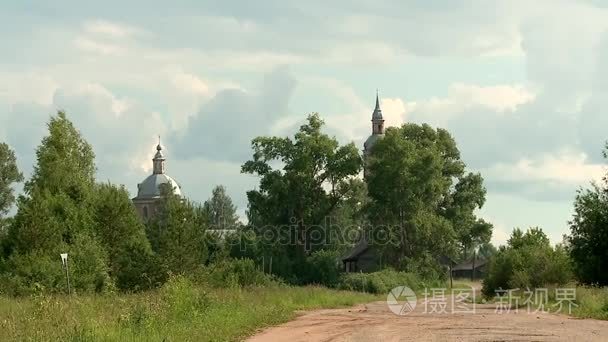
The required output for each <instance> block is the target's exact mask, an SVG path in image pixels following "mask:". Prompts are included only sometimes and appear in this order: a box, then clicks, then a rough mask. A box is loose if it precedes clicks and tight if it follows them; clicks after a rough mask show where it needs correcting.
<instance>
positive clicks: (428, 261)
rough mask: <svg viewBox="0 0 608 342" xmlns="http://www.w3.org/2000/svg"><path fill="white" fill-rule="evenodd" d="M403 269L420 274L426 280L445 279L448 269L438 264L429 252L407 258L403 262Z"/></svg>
mask: <svg viewBox="0 0 608 342" xmlns="http://www.w3.org/2000/svg"><path fill="white" fill-rule="evenodd" d="M405 271H406V272H408V273H413V274H417V275H419V276H421V277H422V278H423V279H427V280H441V281H444V280H446V279H447V276H448V271H447V269H446V268H445V267H443V266H442V265H440V264H439V262H437V260H436V259H435V258H433V257H432V256H431V255H430V254H429V253H423V254H422V255H420V256H419V257H417V258H409V259H407V261H406V263H405Z"/></svg>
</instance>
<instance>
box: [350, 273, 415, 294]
mask: <svg viewBox="0 0 608 342" xmlns="http://www.w3.org/2000/svg"><path fill="white" fill-rule="evenodd" d="M397 286H407V287H409V288H411V289H412V290H414V291H417V290H420V289H422V288H424V287H425V286H426V284H425V282H423V281H422V280H421V279H420V278H419V277H418V276H417V275H415V274H413V273H407V272H397V271H394V270H392V269H385V270H382V271H379V272H373V273H345V274H343V275H342V277H340V282H339V284H338V288H340V289H343V290H350V291H359V292H368V293H381V294H384V293H388V292H389V291H390V290H392V289H393V288H395V287H397Z"/></svg>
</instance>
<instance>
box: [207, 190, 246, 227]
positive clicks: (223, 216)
mask: <svg viewBox="0 0 608 342" xmlns="http://www.w3.org/2000/svg"><path fill="white" fill-rule="evenodd" d="M203 210H204V211H205V215H206V216H207V218H208V219H209V229H220V230H233V229H237V228H238V227H239V225H240V224H239V216H238V215H237V213H236V206H235V205H234V204H233V203H232V198H230V196H228V194H227V193H226V187H224V186H223V185H218V186H216V187H215V188H214V189H213V191H212V194H211V198H209V199H208V200H206V201H205V203H203Z"/></svg>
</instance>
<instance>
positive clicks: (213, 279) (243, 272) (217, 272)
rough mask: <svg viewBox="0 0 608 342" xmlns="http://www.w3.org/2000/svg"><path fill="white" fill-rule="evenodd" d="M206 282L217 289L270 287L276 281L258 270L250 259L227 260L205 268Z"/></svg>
mask: <svg viewBox="0 0 608 342" xmlns="http://www.w3.org/2000/svg"><path fill="white" fill-rule="evenodd" d="M205 275H206V279H204V280H205V281H206V282H208V283H209V284H210V285H212V286H217V287H242V286H252V285H260V286H263V285H272V284H276V283H277V281H276V280H275V279H274V278H273V277H272V276H270V275H267V274H265V273H263V272H262V271H260V270H258V269H257V268H256V266H255V263H254V262H253V260H251V259H227V260H222V261H220V262H218V263H215V264H211V265H210V266H209V267H208V268H207V272H206V274H205Z"/></svg>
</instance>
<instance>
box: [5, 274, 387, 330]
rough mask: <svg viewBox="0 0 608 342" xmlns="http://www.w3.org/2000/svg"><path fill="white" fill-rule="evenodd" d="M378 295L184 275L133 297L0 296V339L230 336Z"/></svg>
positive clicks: (367, 299) (369, 299)
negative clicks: (211, 283)
mask: <svg viewBox="0 0 608 342" xmlns="http://www.w3.org/2000/svg"><path fill="white" fill-rule="evenodd" d="M375 299H377V297H374V296H372V295H369V294H363V293H354V292H346V291H335V290H329V289H326V288H322V287H287V286H271V287H252V288H245V289H243V288H226V289H216V288H206V287H202V286H200V285H194V284H193V283H191V282H190V281H188V280H187V279H185V278H175V279H172V280H171V281H170V282H169V283H167V284H166V285H165V286H164V287H163V288H161V289H159V290H156V291H150V292H146V293H140V294H131V295H106V296H94V295H90V296H88V295H87V296H70V297H68V296H41V297H31V298H10V299H9V298H2V297H0V341H15V340H18V341H231V340H239V339H242V338H243V337H244V336H247V335H249V334H252V333H253V332H255V331H256V329H259V328H262V327H266V326H269V325H273V324H278V323H281V322H284V321H287V320H289V319H291V318H292V317H293V316H294V315H295V311H297V310H303V309H314V308H321V307H324V308H332V307H342V306H350V305H354V304H356V303H361V302H367V301H372V300H375Z"/></svg>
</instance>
